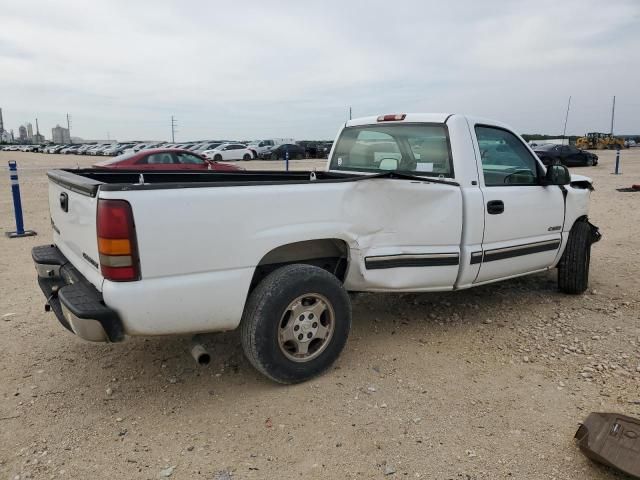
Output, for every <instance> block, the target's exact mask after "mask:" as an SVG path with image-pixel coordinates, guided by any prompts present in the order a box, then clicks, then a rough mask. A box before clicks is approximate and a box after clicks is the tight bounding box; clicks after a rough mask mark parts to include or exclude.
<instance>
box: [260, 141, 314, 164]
mask: <svg viewBox="0 0 640 480" xmlns="http://www.w3.org/2000/svg"><path fill="white" fill-rule="evenodd" d="M287 152H288V153H289V160H300V159H302V158H305V151H304V147H301V146H300V145H296V144H295V143H285V144H283V145H278V146H277V147H273V148H270V149H269V150H266V151H264V152H263V153H262V155H261V157H260V158H262V159H263V160H283V159H284V158H285V155H286V154H287Z"/></svg>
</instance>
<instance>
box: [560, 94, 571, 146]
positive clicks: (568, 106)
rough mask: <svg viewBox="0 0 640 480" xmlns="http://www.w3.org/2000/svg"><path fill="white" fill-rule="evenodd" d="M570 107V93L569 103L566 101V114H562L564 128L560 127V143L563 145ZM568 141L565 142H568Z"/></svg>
mask: <svg viewBox="0 0 640 480" xmlns="http://www.w3.org/2000/svg"><path fill="white" fill-rule="evenodd" d="M570 108H571V95H569V103H567V114H566V115H565V116H564V128H563V129H562V144H563V145H564V139H565V136H566V135H565V134H566V133H567V120H569V109H570ZM568 143H569V142H567V144H568Z"/></svg>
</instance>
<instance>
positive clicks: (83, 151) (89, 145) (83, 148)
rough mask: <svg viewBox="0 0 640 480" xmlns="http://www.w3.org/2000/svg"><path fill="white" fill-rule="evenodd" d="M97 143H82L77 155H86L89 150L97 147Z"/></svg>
mask: <svg viewBox="0 0 640 480" xmlns="http://www.w3.org/2000/svg"><path fill="white" fill-rule="evenodd" d="M95 146H96V144H95V143H85V144H84V145H82V146H81V147H80V148H78V150H77V151H76V154H77V155H86V154H87V150H89V149H91V148H93V147H95Z"/></svg>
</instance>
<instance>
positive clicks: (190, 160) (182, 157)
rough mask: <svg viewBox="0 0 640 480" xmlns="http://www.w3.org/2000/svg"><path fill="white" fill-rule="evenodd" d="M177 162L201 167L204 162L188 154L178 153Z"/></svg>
mask: <svg viewBox="0 0 640 480" xmlns="http://www.w3.org/2000/svg"><path fill="white" fill-rule="evenodd" d="M178 162H179V163H187V164H190V165H202V164H203V163H204V160H202V159H201V158H200V157H196V156H195V155H191V154H189V153H178Z"/></svg>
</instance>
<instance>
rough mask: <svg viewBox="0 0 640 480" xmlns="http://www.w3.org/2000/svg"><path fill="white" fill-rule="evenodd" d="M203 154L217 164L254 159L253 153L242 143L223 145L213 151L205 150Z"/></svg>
mask: <svg viewBox="0 0 640 480" xmlns="http://www.w3.org/2000/svg"><path fill="white" fill-rule="evenodd" d="M202 154H203V155H204V156H205V157H207V158H210V159H211V160H215V161H216V162H220V161H222V160H252V159H253V152H252V151H251V150H250V149H248V148H247V146H246V145H244V144H242V143H222V144H220V145H218V146H217V147H215V148H214V149H212V150H205V151H204V152H202Z"/></svg>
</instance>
